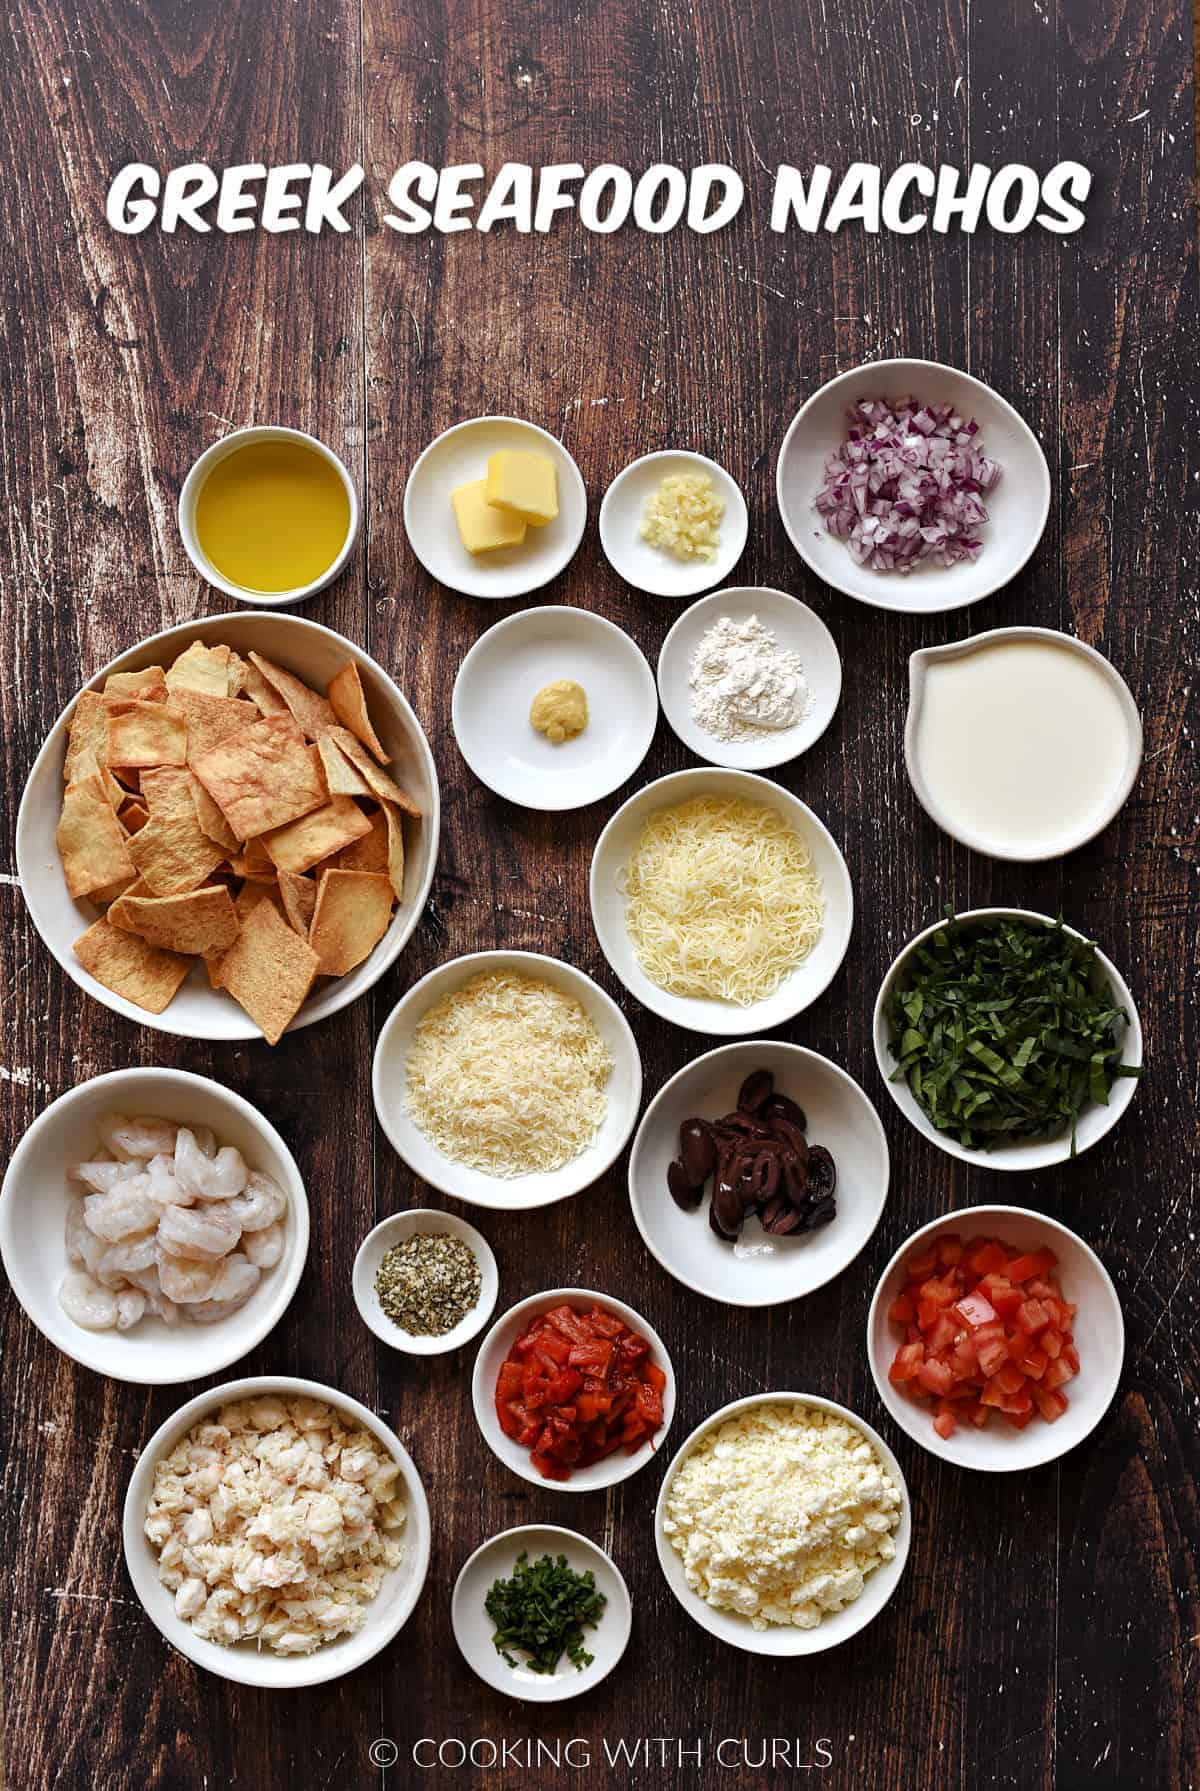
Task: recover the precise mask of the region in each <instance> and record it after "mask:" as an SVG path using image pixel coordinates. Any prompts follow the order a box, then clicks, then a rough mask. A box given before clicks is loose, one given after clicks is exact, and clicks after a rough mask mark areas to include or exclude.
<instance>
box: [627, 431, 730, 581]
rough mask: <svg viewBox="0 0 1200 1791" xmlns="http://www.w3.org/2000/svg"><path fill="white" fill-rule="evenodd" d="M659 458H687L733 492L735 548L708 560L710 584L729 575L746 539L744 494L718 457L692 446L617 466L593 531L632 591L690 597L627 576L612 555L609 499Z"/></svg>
mask: <svg viewBox="0 0 1200 1791" xmlns="http://www.w3.org/2000/svg"><path fill="white" fill-rule="evenodd" d="M662 460H690V461H691V462H692V463H693V464H694V465H695V466H698V467H705V468H706V469H707V470H708V471H709V472H710V473H716V474H717V475H718V476H719V477H720V478H721V479H722V480H724V481H726V482H727V483H728V484H729V486H730V487H731V488H732V490H733V491H734V493H735V494H736V497H737V529H736V531H735V533H734V536H733V539H734V540H736V542H737V549H736V551H735V552H734V553H733V555H732V557H730V556H729V555H728V553H721V552H720V551H719V550H718V553H717V557H716V558H715V559H714V560H713V561H712V563H711V569H712V571H713V574H714V577H713V581H712V582H713V584H714V585H717V584H720V583H721V582H722V581H723V580H724V579H726V578H728V577H729V574H730V573H731V572H732V571H733V569H734V567H735V566H736V565H737V563H738V561H739V560H740V559H741V557H742V555H743V554H744V553H745V551H746V543H747V541H748V540H749V538H750V512H749V508H748V507H747V504H746V494H745V492H744V491H743V490H742V488H741V486H740V485H739V484H738V482H737V480H736V479H735V478H734V476H733V474H732V473H731V472H730V471H729V469H728V467H724V466H722V465H721V462H720V461H719V460H714V459H713V458H712V456H711V455H710V454H701V453H700V452H699V451H698V450H697V449H696V448H656V449H654V451H653V452H652V453H649V454H638V455H637V456H635V458H634V459H633V460H630V461H628V462H627V463H626V464H625V465H624V466H623V467H622V468H621V470H620V472H619V473H617V474H615V475H614V477H613V478H612V479H611V480H610V481H609V483H608V486H607V488H606V490H605V493H604V496H603V497H602V498H601V500H600V513H599V516H598V517H597V521H596V527H597V533H598V534H599V536H600V549H601V552H602V553H603V555H604V557H605V559H606V560H607V561H608V563H609V565H610V566H611V567H612V569H613V571H614V572H615V573H616V575H617V577H618V578H620V579H623V580H624V582H625V583H626V584H627V585H629V586H630V588H631V589H632V590H635V591H641V592H643V593H644V595H646V596H648V597H672V598H678V597H679V596H680V595H682V596H684V597H688V596H692V595H693V593H691V592H683V593H679V592H677V591H673V590H672V589H671V588H670V586H669V585H664V584H662V583H657V584H649V583H645V582H643V581H642V580H641V579H635V578H633V577H631V576H630V573H629V570H628V569H627V567H626V565H625V564H624V563H623V562H622V560H621V559H620V557H619V556H616V555H614V554H613V552H612V547H611V543H612V539H613V536H612V528H611V521H610V519H611V515H612V509H611V503H612V500H614V497H615V493H616V491H617V489H618V487H619V486H621V485H623V484H624V483H625V481H626V480H627V479H629V478H630V477H632V475H633V474H634V473H636V472H638V471H639V470H640V469H641V468H642V467H646V466H649V465H650V464H651V463H652V462H654V461H662ZM707 589H708V587H707V586H703V585H702V586H701V587H700V590H699V592H697V593H694V594H695V595H701V594H703V593H704V592H705V591H706V590H707Z"/></svg>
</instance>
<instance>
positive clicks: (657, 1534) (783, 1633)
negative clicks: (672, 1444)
mask: <svg viewBox="0 0 1200 1791" xmlns="http://www.w3.org/2000/svg"><path fill="white" fill-rule="evenodd" d="M756 1405H805V1406H812V1407H815V1408H816V1409H817V1410H818V1411H822V1412H831V1413H833V1415H834V1416H835V1417H838V1418H844V1419H845V1420H846V1422H847V1423H848V1424H853V1425H854V1426H855V1428H856V1429H857V1430H860V1431H861V1432H862V1434H863V1436H864V1437H865V1438H866V1439H867V1441H868V1442H869V1443H870V1444H871V1446H872V1448H873V1449H874V1450H875V1453H876V1455H877V1456H878V1457H879V1460H880V1461H881V1462H882V1464H883V1466H884V1468H885V1469H886V1471H887V1472H888V1473H889V1474H890V1475H891V1477H892V1479H893V1480H894V1481H895V1483H896V1485H897V1486H898V1487H899V1489H900V1492H901V1495H902V1505H901V1514H900V1523H899V1525H898V1526H897V1528H896V1529H895V1530H893V1531H892V1535H893V1536H894V1538H895V1542H896V1553H895V1555H894V1557H893V1558H892V1560H890V1561H883V1562H881V1563H880V1565H879V1566H878V1567H877V1568H876V1569H875V1571H874V1572H873V1573H870V1574H868V1575H867V1579H866V1582H865V1584H864V1587H863V1590H862V1593H861V1594H860V1596H859V1597H858V1598H856V1599H855V1601H854V1603H853V1604H851V1605H847V1606H846V1607H845V1609H843V1610H840V1611H829V1612H827V1613H826V1614H825V1616H823V1617H822V1619H821V1621H820V1623H819V1624H818V1625H817V1627H816V1629H795V1628H792V1627H791V1626H790V1625H789V1626H788V1627H786V1628H785V1627H784V1626H783V1625H782V1624H772V1625H770V1626H769V1627H768V1628H767V1629H755V1628H754V1627H753V1625H752V1624H751V1622H750V1620H749V1618H747V1617H741V1616H738V1614H737V1613H736V1612H735V1611H719V1610H716V1609H714V1607H713V1606H712V1605H710V1604H707V1603H706V1602H705V1600H704V1599H703V1598H701V1597H700V1595H699V1593H697V1592H693V1590H692V1588H691V1587H690V1586H689V1585H688V1583H687V1575H686V1573H685V1572H684V1566H683V1561H682V1559H681V1557H680V1556H679V1555H678V1554H677V1553H676V1551H675V1549H674V1547H673V1545H672V1543H671V1541H670V1539H669V1537H668V1536H667V1533H666V1531H665V1530H664V1529H663V1519H664V1517H665V1515H666V1508H667V1496H668V1494H669V1492H670V1489H671V1482H672V1480H673V1479H674V1478H675V1473H676V1470H677V1469H678V1468H679V1466H680V1463H681V1462H682V1461H683V1460H684V1457H685V1456H686V1455H688V1454H689V1453H690V1451H691V1450H692V1449H693V1448H694V1447H695V1445H696V1444H697V1443H698V1442H699V1441H700V1439H701V1438H702V1437H703V1436H705V1435H706V1434H707V1432H708V1431H710V1430H714V1429H715V1428H716V1427H717V1426H718V1425H720V1424H724V1423H725V1421H726V1420H727V1419H729V1418H732V1417H735V1416H736V1415H737V1414H738V1413H739V1412H745V1411H748V1410H749V1409H750V1408H751V1407H752V1406H756ZM654 1540H655V1544H656V1546H657V1549H658V1563H659V1566H660V1567H661V1568H662V1570H663V1573H664V1574H665V1576H666V1581H667V1584H668V1586H670V1588H671V1590H672V1592H673V1593H674V1594H675V1596H676V1598H677V1599H678V1600H679V1602H680V1604H681V1605H682V1606H683V1608H684V1610H685V1611H686V1612H687V1614H688V1616H689V1617H690V1618H691V1619H692V1621H693V1623H698V1624H699V1625H700V1627H701V1629H706V1630H707V1631H708V1632H709V1634H710V1635H714V1636H716V1637H717V1639H718V1641H721V1642H727V1643H729V1644H730V1645H731V1646H732V1647H734V1648H743V1649H745V1650H746V1652H747V1653H749V1654H770V1655H774V1656H776V1657H778V1658H791V1657H792V1656H795V1655H800V1654H823V1653H824V1652H825V1651H826V1649H828V1648H836V1647H837V1645H838V1643H839V1642H847V1641H849V1639H850V1637H851V1636H854V1635H857V1634H858V1632H859V1630H860V1629H865V1628H866V1626H867V1624H868V1623H870V1622H872V1621H873V1619H874V1618H876V1617H878V1615H879V1613H880V1611H882V1609H883V1607H884V1605H885V1604H886V1603H887V1602H888V1600H889V1598H890V1597H891V1596H892V1593H893V1592H894V1591H895V1590H896V1587H897V1586H898V1585H899V1583H900V1576H901V1574H902V1573H903V1572H904V1567H905V1563H906V1562H907V1560H908V1550H909V1544H910V1543H911V1541H912V1515H911V1501H910V1500H909V1496H908V1487H907V1485H906V1483H905V1479H904V1475H903V1473H902V1471H901V1468H900V1463H899V1462H898V1461H897V1460H896V1457H895V1456H894V1455H893V1454H892V1451H891V1450H890V1449H889V1448H888V1446H887V1444H886V1443H885V1442H884V1440H883V1438H882V1437H881V1436H880V1435H879V1432H878V1431H876V1430H872V1429H871V1426H870V1425H869V1424H868V1423H866V1422H865V1420H864V1419H862V1418H860V1417H859V1415H858V1413H857V1412H851V1411H848V1410H847V1408H846V1407H845V1406H844V1405H837V1404H835V1402H834V1401H833V1400H832V1399H822V1398H821V1397H820V1396H819V1395H818V1394H816V1393H792V1392H782V1393H752V1394H751V1395H750V1396H749V1398H747V1399H735V1400H732V1401H731V1402H730V1404H729V1405H723V1406H722V1407H721V1409H720V1411H717V1412H714V1413H713V1414H712V1416H711V1417H710V1418H706V1419H705V1420H704V1422H703V1423H702V1424H698V1425H697V1426H696V1428H695V1430H694V1431H693V1432H692V1434H691V1436H690V1437H688V1439H687V1441H686V1442H685V1443H684V1445H683V1447H682V1448H681V1449H680V1450H679V1452H678V1454H677V1455H676V1456H675V1459H674V1460H673V1461H672V1463H671V1465H670V1467H669V1468H668V1469H667V1472H666V1474H665V1476H664V1477H663V1483H662V1487H661V1489H660V1491H659V1495H658V1503H657V1504H656V1506H655V1508H654Z"/></svg>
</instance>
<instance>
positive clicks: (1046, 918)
mask: <svg viewBox="0 0 1200 1791" xmlns="http://www.w3.org/2000/svg"><path fill="white" fill-rule="evenodd" d="M950 918H951V917H950V916H943V918H942V919H941V920H935V921H932V922H931V923H930V924H929V926H927V927H923V928H922V929H921V931H920V932H919V933H914V934H913V936H912V938H911V939H910V940H909V941H908V943H907V944H906V945H903V946H901V948H900V950H899V951H898V952H897V954H896V956H895V957H894V958H893V959H892V962H891V963H890V964H889V965H888V968H887V970H886V971H885V973H884V976H883V980H882V982H881V983H880V985H879V993H878V994H877V995H876V997H875V1006H874V1008H873V1010H872V1013H871V1041H872V1044H873V1046H874V1051H875V1067H876V1069H877V1070H878V1071H879V1074H880V1076H881V1077H882V1079H883V1084H884V1087H885V1088H886V1089H887V1092H888V1094H889V1095H890V1097H891V1099H892V1101H893V1102H894V1104H895V1105H896V1106H897V1107H898V1108H899V1110H900V1112H901V1113H902V1114H903V1116H904V1118H905V1119H906V1120H907V1121H908V1123H909V1125H910V1126H912V1128H913V1130H914V1131H916V1132H917V1133H919V1134H920V1136H921V1137H922V1138H925V1139H926V1140H927V1141H928V1142H929V1143H930V1144H935V1145H936V1146H937V1148H938V1149H939V1150H941V1151H944V1152H945V1153H946V1155H947V1156H949V1157H957V1159H958V1160H959V1162H960V1163H974V1164H977V1165H978V1166H979V1167H980V1168H981V1169H997V1170H1000V1171H1002V1172H1004V1173H1005V1174H1010V1175H1032V1174H1036V1173H1037V1172H1038V1171H1039V1170H1042V1169H1052V1168H1054V1167H1055V1166H1056V1165H1057V1164H1059V1163H1066V1162H1069V1161H1070V1160H1071V1148H1070V1147H1071V1140H1070V1134H1069V1133H1065V1132H1064V1133H1059V1134H1056V1135H1055V1136H1054V1137H1053V1138H1049V1139H1040V1140H1039V1139H1032V1140H1029V1141H1027V1142H1025V1143H1024V1144H1022V1145H1021V1146H1020V1147H1019V1148H1020V1149H1022V1150H1030V1151H1032V1150H1034V1149H1036V1150H1037V1151H1038V1152H1039V1153H1044V1154H1039V1155H1038V1156H1037V1158H1036V1159H1035V1160H1034V1161H1033V1162H1029V1163H1014V1162H1005V1160H1004V1155H1003V1148H1002V1147H1001V1149H998V1150H994V1151H984V1150H967V1149H966V1148H965V1147H964V1146H963V1145H961V1144H959V1143H958V1141H957V1140H956V1139H954V1138H951V1137H950V1136H949V1135H948V1134H946V1133H943V1132H939V1131H937V1130H935V1128H934V1127H933V1126H932V1125H931V1124H930V1123H929V1121H928V1120H927V1119H926V1117H925V1115H924V1114H923V1113H922V1112H921V1111H920V1109H919V1108H918V1109H917V1112H916V1113H915V1114H914V1113H910V1111H909V1109H908V1105H907V1103H906V1102H904V1101H903V1100H902V1099H901V1093H900V1091H901V1089H902V1088H903V1089H904V1090H907V1088H908V1084H907V1083H903V1084H900V1083H895V1082H893V1080H892V1075H893V1072H894V1070H895V1068H896V1065H895V1063H894V1062H891V1063H889V1061H888V1025H887V1015H886V1013H885V1012H884V1004H885V1002H886V1001H887V998H888V996H889V995H890V993H891V990H892V986H893V984H894V983H895V982H896V980H897V978H898V977H899V975H900V972H901V970H902V969H903V967H904V963H905V960H906V959H907V957H908V956H909V954H910V952H913V951H915V950H916V948H917V946H918V945H921V944H923V943H924V941H925V940H926V939H928V938H930V937H932V935H933V934H934V933H937V932H939V931H940V930H941V929H942V928H943V927H945V926H948V925H949V921H950ZM953 919H954V920H956V921H958V922H959V923H960V924H962V923H963V922H965V921H973V922H980V923H981V922H983V921H987V920H1022V921H1029V922H1040V923H1041V924H1042V925H1043V926H1048V927H1053V926H1056V925H1057V924H1058V923H1057V921H1056V920H1055V919H1054V917H1053V916H1052V915H1049V914H1039V913H1038V911H1037V910H1036V909H1034V908H1010V907H1005V906H1003V905H1001V906H998V907H991V908H964V909H962V910H956V911H955V913H954V915H953ZM1062 925H1063V931H1064V932H1065V933H1070V934H1071V935H1072V936H1073V937H1074V938H1076V939H1081V940H1083V942H1084V943H1085V944H1086V945H1091V946H1092V947H1093V948H1094V950H1095V955H1096V963H1097V965H1098V967H1099V969H1100V970H1101V971H1102V972H1103V974H1104V975H1105V976H1106V977H1107V978H1108V979H1109V981H1110V983H1111V985H1112V990H1113V993H1114V995H1115V996H1116V997H1117V999H1118V1000H1119V1001H1120V1003H1121V1005H1122V1006H1123V1007H1125V1008H1126V1009H1127V1010H1128V1015H1129V1018H1128V1021H1127V1023H1126V1035H1125V1040H1124V1042H1123V1047H1122V1049H1123V1055H1127V1061H1128V1062H1129V1063H1130V1064H1131V1065H1132V1066H1134V1067H1135V1068H1138V1069H1140V1068H1142V1067H1143V1064H1144V1062H1145V1040H1144V1036H1143V1033H1142V1022H1141V1016H1140V1014H1139V1013H1138V1008H1137V1003H1136V1002H1135V1001H1134V999H1133V993H1132V991H1131V989H1130V987H1129V984H1128V983H1127V982H1126V981H1125V978H1124V977H1123V976H1122V974H1121V972H1120V971H1119V970H1118V969H1117V967H1116V965H1115V964H1114V963H1113V961H1112V959H1111V958H1109V957H1107V956H1106V955H1105V953H1104V952H1103V951H1101V949H1100V947H1099V945H1097V943H1096V941H1095V940H1094V939H1091V938H1090V937H1089V936H1088V934H1086V933H1081V932H1080V931H1079V929H1078V927H1073V926H1070V925H1069V924H1068V923H1067V922H1066V921H1065V920H1064V921H1063V923H1062ZM1139 1080H1140V1078H1139V1077H1137V1076H1121V1077H1118V1079H1117V1081H1116V1082H1115V1083H1114V1085H1113V1088H1112V1090H1111V1091H1110V1099H1109V1102H1108V1105H1107V1106H1106V1107H1104V1108H1103V1109H1101V1110H1100V1111H1101V1112H1102V1114H1103V1117H1102V1119H1101V1120H1100V1121H1099V1130H1098V1131H1097V1133H1096V1135H1095V1137H1094V1138H1089V1139H1087V1140H1086V1141H1085V1142H1083V1143H1079V1144H1078V1145H1077V1147H1076V1151H1075V1155H1076V1156H1077V1157H1081V1156H1082V1155H1083V1153H1084V1151H1087V1150H1091V1148H1092V1146H1093V1145H1096V1144H1099V1142H1100V1140H1101V1139H1102V1138H1106V1137H1107V1136H1108V1134H1109V1132H1111V1131H1112V1129H1113V1127H1114V1126H1115V1125H1116V1124H1117V1123H1118V1121H1119V1120H1120V1119H1122V1118H1123V1117H1124V1114H1125V1112H1126V1110H1127V1109H1128V1107H1129V1105H1130V1103H1131V1102H1132V1100H1133V1097H1134V1095H1135V1094H1136V1092H1137V1086H1138V1082H1139ZM914 1106H915V1102H914ZM1086 1111H1091V1109H1090V1108H1087V1109H1085V1112H1086Z"/></svg>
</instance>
